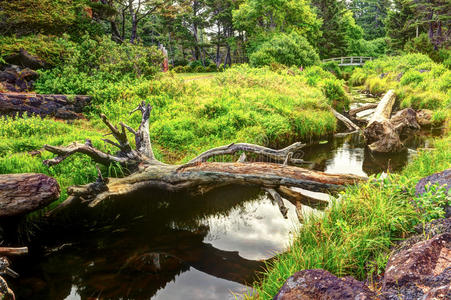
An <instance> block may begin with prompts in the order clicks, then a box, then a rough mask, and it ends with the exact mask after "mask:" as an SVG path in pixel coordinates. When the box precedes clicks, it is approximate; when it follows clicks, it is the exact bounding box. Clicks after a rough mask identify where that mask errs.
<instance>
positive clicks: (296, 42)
mask: <svg viewBox="0 0 451 300" xmlns="http://www.w3.org/2000/svg"><path fill="white" fill-rule="evenodd" d="M249 61H250V63H251V65H252V66H255V67H261V66H269V65H271V64H272V63H279V64H283V65H286V66H292V65H295V66H303V67H307V66H312V65H314V64H317V63H319V56H318V53H317V52H316V51H315V49H314V48H313V47H312V46H311V45H310V44H309V42H308V41H307V40H306V39H305V38H304V37H303V36H301V35H299V34H297V33H295V32H293V33H291V34H285V33H278V34H277V35H274V36H273V37H272V38H271V39H270V40H269V41H267V42H265V43H263V44H262V45H260V47H258V48H257V50H256V51H255V52H254V53H252V54H251V55H250V57H249Z"/></svg>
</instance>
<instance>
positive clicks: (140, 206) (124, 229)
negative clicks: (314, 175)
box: [10, 131, 439, 299]
mask: <svg viewBox="0 0 451 300" xmlns="http://www.w3.org/2000/svg"><path fill="white" fill-rule="evenodd" d="M437 134H439V132H436V131H435V132H432V131H431V132H423V133H422V134H421V135H417V134H415V135H411V136H410V137H409V138H406V139H405V144H406V145H407V148H408V149H407V150H406V151H404V152H401V153H398V154H390V155H387V154H385V155H374V154H371V153H370V152H368V151H367V150H365V147H364V141H363V139H362V138H361V137H360V136H358V135H349V136H345V137H335V138H331V139H329V140H327V141H322V142H321V143H317V144H314V145H311V146H308V147H306V148H305V149H304V152H305V154H304V159H305V160H308V161H311V162H312V164H311V165H310V167H311V168H313V169H315V170H321V171H325V172H329V173H353V174H358V175H370V174H374V173H379V172H383V171H386V170H387V169H390V170H391V171H398V170H400V169H401V168H402V167H403V166H405V165H406V163H407V162H408V161H409V160H410V159H412V157H413V156H414V155H415V153H416V151H415V149H417V148H419V147H428V143H429V140H430V138H431V136H433V135H437ZM322 197H323V198H327V196H326V195H323V196H322ZM285 205H286V206H287V207H288V208H289V217H288V219H284V218H283V217H282V215H281V214H280V212H279V209H278V207H277V206H276V205H275V204H273V203H272V202H271V201H270V200H269V199H268V198H267V197H266V196H265V195H264V194H263V193H261V192H260V191H259V190H256V189H251V188H241V187H229V188H224V189H221V190H217V191H214V192H212V193H209V194H207V195H203V196H189V195H187V194H171V193H165V192H159V191H152V190H149V191H143V192H141V193H139V194H136V195H134V196H133V197H129V198H127V199H117V200H116V201H114V202H113V203H111V204H109V205H108V206H104V207H101V208H99V209H96V210H83V209H80V210H79V211H78V216H77V215H75V216H74V215H72V216H70V217H69V216H67V218H63V219H62V220H59V222H58V225H57V226H55V224H39V223H38V224H35V225H34V226H35V227H36V228H34V229H33V230H35V231H36V232H39V229H40V230H44V231H45V232H46V234H45V235H43V234H39V233H38V234H37V235H36V237H35V238H34V243H33V244H32V245H31V246H30V249H31V253H32V255H31V256H29V257H27V258H20V259H18V260H15V261H14V269H15V270H16V271H17V272H19V273H20V275H21V277H20V278H18V279H16V280H10V282H11V285H12V288H13V289H14V290H15V292H16V295H17V298H18V299H234V296H233V293H238V294H242V293H252V290H251V289H250V288H249V287H248V286H249V285H250V284H251V283H252V281H253V280H254V279H255V278H256V274H258V272H259V271H261V270H263V267H264V260H266V259H270V258H271V257H272V256H274V254H275V253H279V252H282V251H284V249H286V247H287V243H288V241H289V240H290V234H291V233H292V230H293V229H294V228H295V227H296V226H298V225H299V222H298V220H297V217H296V214H295V209H294V207H293V206H292V205H291V204H290V203H288V202H286V203H285ZM304 209H306V210H308V208H304ZM81 216H83V218H81ZM92 228H96V229H95V230H94V229H92ZM75 233H76V234H75Z"/></svg>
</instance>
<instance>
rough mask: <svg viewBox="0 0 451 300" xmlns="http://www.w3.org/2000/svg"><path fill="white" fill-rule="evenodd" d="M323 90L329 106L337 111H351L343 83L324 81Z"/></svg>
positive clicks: (332, 80)
mask: <svg viewBox="0 0 451 300" xmlns="http://www.w3.org/2000/svg"><path fill="white" fill-rule="evenodd" d="M322 90H323V93H324V95H325V96H326V98H327V99H328V100H329V104H330V105H331V106H332V107H333V108H335V109H336V110H337V111H341V112H342V111H344V110H347V109H349V103H350V99H349V97H348V95H347V94H346V92H345V90H344V88H343V82H342V81H341V80H338V79H326V80H324V83H323V86H322Z"/></svg>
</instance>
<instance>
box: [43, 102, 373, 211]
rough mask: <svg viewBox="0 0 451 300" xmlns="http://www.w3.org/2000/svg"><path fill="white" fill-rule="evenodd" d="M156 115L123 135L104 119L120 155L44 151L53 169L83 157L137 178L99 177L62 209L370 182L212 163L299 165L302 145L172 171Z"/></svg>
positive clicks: (144, 108) (224, 150) (228, 149)
mask: <svg viewBox="0 0 451 300" xmlns="http://www.w3.org/2000/svg"><path fill="white" fill-rule="evenodd" d="M151 109H152V108H151V107H150V105H148V104H146V103H144V102H143V103H141V104H140V106H139V107H138V108H137V109H136V110H138V111H140V112H141V113H142V122H141V125H140V126H139V129H138V130H137V131H135V130H134V129H132V128H131V127H129V126H127V125H125V124H124V123H121V124H120V125H121V130H119V129H118V128H117V127H115V126H114V125H112V124H111V123H110V122H109V121H108V120H107V118H106V117H105V116H103V115H102V116H101V117H102V121H103V122H104V123H105V124H106V126H107V127H108V128H109V129H110V131H111V132H112V135H113V137H114V138H115V139H116V141H111V140H105V142H107V143H109V144H111V145H114V146H115V147H117V148H118V149H119V151H118V152H117V153H116V154H114V155H111V154H107V153H104V152H102V151H100V150H98V149H95V148H94V147H93V146H92V144H91V143H90V142H87V143H85V144H77V143H75V144H72V145H69V146H67V147H55V146H49V145H45V146H44V149H46V150H47V151H50V152H52V153H55V154H57V157H55V158H53V159H50V160H47V161H44V163H45V164H46V165H48V166H52V165H56V164H59V163H61V162H62V161H64V160H65V159H67V158H68V157H69V156H70V155H72V154H75V153H83V154H85V155H88V156H90V157H91V158H92V159H93V160H94V161H96V162H98V163H101V164H104V165H108V164H110V163H113V162H116V163H120V164H121V165H122V166H124V167H126V168H127V169H128V170H131V174H130V175H129V176H126V177H124V178H107V179H103V178H101V177H99V179H98V180H97V181H96V182H94V183H91V184H87V185H84V186H73V187H70V188H69V189H68V194H69V195H70V196H69V198H68V199H67V200H66V201H65V202H64V203H63V204H62V207H65V206H68V205H70V204H71V203H75V202H78V203H80V202H83V203H87V204H89V206H91V207H92V206H96V205H98V204H99V203H101V202H102V201H104V200H106V199H110V198H112V197H115V196H119V195H127V194H130V193H133V192H135V191H138V190H141V189H147V188H158V189H163V190H167V191H180V190H187V191H196V190H197V191H205V190H207V191H208V190H211V189H213V188H217V187H221V186H225V185H233V184H237V185H248V186H259V187H261V188H262V189H275V188H279V187H281V186H284V187H300V188H303V189H307V190H312V191H316V192H336V191H339V190H342V189H343V188H344V186H345V185H347V184H355V183H358V182H360V181H363V180H366V178H365V177H360V176H355V175H342V174H340V175H334V174H326V173H323V172H318V171H312V170H308V169H304V168H300V167H296V166H288V165H285V164H277V163H263V162H249V163H247V162H234V163H233V162H229V163H217V162H206V160H208V159H209V158H210V157H214V156H217V155H231V154H235V153H236V152H238V151H241V152H244V153H246V154H249V153H252V154H256V155H258V156H264V157H269V158H272V159H274V160H276V161H280V162H282V163H283V162H287V163H288V162H292V160H293V159H292V158H291V155H292V153H293V152H297V151H299V149H300V148H301V147H303V145H302V144H301V143H295V144H293V145H291V146H289V147H287V148H284V149H282V150H274V149H270V148H266V147H262V146H258V145H252V144H245V143H239V144H231V145H228V146H223V147H219V148H214V149H211V150H208V151H206V152H204V153H203V154H201V155H199V156H198V157H196V158H195V159H193V160H192V161H190V162H188V163H187V164H184V165H168V164H165V163H163V162H160V161H158V160H157V159H156V158H155V156H154V155H153V151H152V146H151V142H150V137H149V136H150V135H149V117H150V111H151ZM136 110H135V111H136ZM126 131H129V132H131V133H132V134H133V135H134V136H135V143H136V149H132V147H131V146H130V144H129V143H128V140H127V135H126V134H125V132H126ZM287 157H288V159H287ZM290 158H291V159H290ZM243 160H244V158H243ZM57 209H58V208H57Z"/></svg>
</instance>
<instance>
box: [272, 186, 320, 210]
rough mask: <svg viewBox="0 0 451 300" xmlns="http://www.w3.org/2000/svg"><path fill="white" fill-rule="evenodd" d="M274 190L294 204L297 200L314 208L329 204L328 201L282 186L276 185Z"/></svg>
mask: <svg viewBox="0 0 451 300" xmlns="http://www.w3.org/2000/svg"><path fill="white" fill-rule="evenodd" d="M276 190H277V192H278V193H279V194H280V195H281V196H282V197H283V198H285V199H287V200H288V201H290V202H291V203H293V204H294V205H296V203H297V202H299V203H301V204H304V205H307V206H310V207H312V208H316V209H325V208H326V207H327V206H328V205H329V202H328V201H325V200H321V199H317V198H313V197H309V196H307V195H304V194H302V193H299V192H296V191H293V190H292V189H290V188H287V187H284V186H281V187H278V188H277V189H276Z"/></svg>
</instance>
